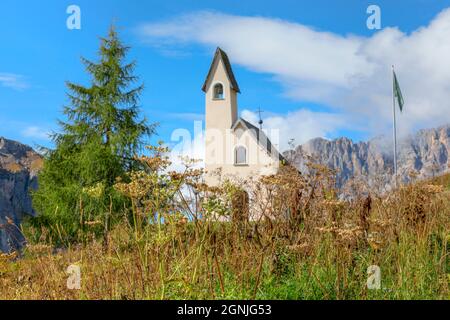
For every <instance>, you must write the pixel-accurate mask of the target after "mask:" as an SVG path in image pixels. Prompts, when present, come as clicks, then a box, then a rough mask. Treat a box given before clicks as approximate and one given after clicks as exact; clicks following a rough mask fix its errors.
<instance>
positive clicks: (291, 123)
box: [241, 109, 346, 152]
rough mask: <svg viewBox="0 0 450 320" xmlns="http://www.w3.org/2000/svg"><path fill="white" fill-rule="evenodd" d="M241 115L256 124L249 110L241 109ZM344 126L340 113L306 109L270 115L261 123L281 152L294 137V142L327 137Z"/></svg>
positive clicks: (298, 142)
mask: <svg viewBox="0 0 450 320" xmlns="http://www.w3.org/2000/svg"><path fill="white" fill-rule="evenodd" d="M241 116H242V118H244V119H246V120H247V121H250V122H251V123H253V124H257V123H258V120H259V119H258V116H257V114H256V113H254V112H251V111H249V110H243V111H242V113H241ZM318 124H320V125H318ZM345 127H346V122H345V120H344V119H343V118H342V117H341V116H340V115H337V114H333V113H325V112H312V111H310V110H307V109H300V110H297V111H295V112H289V113H287V114H285V115H277V114H274V115H270V116H269V117H267V118H265V119H264V125H263V129H264V131H266V134H267V136H268V137H269V138H270V140H271V141H272V143H274V144H275V145H276V147H277V148H278V149H279V151H281V152H282V151H285V150H287V149H289V141H290V140H291V139H294V142H295V144H302V143H305V142H307V141H308V140H310V139H313V138H317V137H321V138H325V139H328V138H330V134H332V133H333V132H335V131H336V130H338V129H339V128H341V129H342V128H345ZM277 141H278V142H277Z"/></svg>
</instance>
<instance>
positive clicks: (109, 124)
mask: <svg viewBox="0 0 450 320" xmlns="http://www.w3.org/2000/svg"><path fill="white" fill-rule="evenodd" d="M128 51H129V47H126V46H124V45H123V44H122V43H121V41H120V40H119V38H118V34H117V32H116V31H115V28H114V27H111V28H110V31H109V34H108V36H107V37H106V38H101V45H100V50H99V55H100V59H99V61H98V62H92V61H89V60H87V59H84V58H82V62H83V64H84V66H85V68H86V71H87V73H88V74H89V75H90V76H91V84H90V85H89V86H82V85H78V84H75V83H71V82H68V83H67V87H68V90H69V93H68V98H69V102H70V103H69V105H68V106H66V107H64V110H63V113H64V116H65V120H64V121H60V122H59V124H60V129H61V130H60V133H56V134H54V135H53V141H54V144H55V149H54V150H51V151H49V152H48V154H47V156H46V159H45V161H44V168H43V170H42V172H41V173H40V175H39V189H38V190H37V191H36V192H35V193H34V194H33V204H34V206H35V209H36V211H37V212H38V213H39V216H38V218H37V219H35V220H34V221H33V222H32V223H34V224H38V225H41V226H42V225H44V226H46V227H48V228H49V229H50V231H51V233H53V236H54V238H55V236H56V238H57V239H58V240H59V241H72V240H74V239H77V237H78V236H79V235H80V232H81V231H82V230H83V228H85V225H86V223H92V222H101V223H98V224H99V225H100V227H99V228H98V230H99V231H100V230H104V227H105V226H104V224H105V223H108V219H106V215H107V214H109V213H110V212H120V211H121V210H122V211H123V208H124V207H126V206H125V205H124V201H125V200H124V199H123V198H122V197H121V196H120V195H119V194H118V193H116V192H115V191H114V188H113V185H114V184H115V182H116V180H117V179H118V178H123V179H125V178H126V173H127V172H129V171H130V170H133V169H135V168H136V166H138V163H137V162H136V161H135V160H134V157H135V155H136V154H138V153H139V152H140V151H141V150H142V147H143V145H144V143H145V138H146V137H149V136H150V135H151V134H152V133H154V129H155V125H149V124H148V122H147V121H146V119H142V118H141V117H140V109H139V106H138V103H139V96H140V93H141V92H142V90H143V85H142V84H141V85H137V86H135V87H132V86H133V84H135V83H136V82H137V81H138V78H137V77H136V76H135V75H134V74H133V73H134V69H135V65H136V63H135V62H131V63H127V62H126V61H125V58H126V54H127V52H128ZM61 229H63V231H61ZM61 238H62V239H61ZM53 240H55V239H53Z"/></svg>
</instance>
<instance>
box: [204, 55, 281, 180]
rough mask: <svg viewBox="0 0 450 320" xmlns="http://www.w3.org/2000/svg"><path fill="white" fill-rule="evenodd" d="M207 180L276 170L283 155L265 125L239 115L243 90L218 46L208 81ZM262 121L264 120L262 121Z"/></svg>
mask: <svg viewBox="0 0 450 320" xmlns="http://www.w3.org/2000/svg"><path fill="white" fill-rule="evenodd" d="M202 89H203V92H204V93H205V99H206V102H205V109H206V110H205V113H206V114H205V119H206V126H205V170H206V177H205V182H206V183H207V184H208V185H210V186H216V185H218V184H220V183H221V182H222V181H224V179H229V180H235V179H239V180H245V179H249V178H258V177H259V176H262V175H272V174H275V173H277V171H278V168H279V165H280V161H283V157H282V155H281V154H280V153H279V152H278V151H277V150H276V148H275V146H274V145H273V144H272V143H271V141H270V140H269V139H268V138H267V135H266V134H265V133H264V132H263V130H262V127H259V128H258V127H257V126H255V125H253V124H251V123H250V122H248V121H247V120H245V119H242V118H240V117H238V94H240V93H241V91H240V89H239V86H238V83H237V81H236V78H235V77H234V74H233V70H232V67H231V64H230V60H229V59H228V56H227V54H226V53H225V52H224V51H223V50H222V49H220V48H217V50H216V53H215V55H214V59H213V61H212V63H211V67H210V69H209V72H208V75H207V77H206V80H205V83H204V84H203V88H202ZM260 125H262V121H261V123H260Z"/></svg>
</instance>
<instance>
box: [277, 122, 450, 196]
mask: <svg viewBox="0 0 450 320" xmlns="http://www.w3.org/2000/svg"><path fill="white" fill-rule="evenodd" d="M392 149H393V147H392V141H390V139H389V138H387V137H384V136H377V137H374V138H372V139H370V140H368V141H359V142H353V141H352V140H351V139H349V138H347V137H340V138H337V139H334V140H327V139H324V138H314V139H311V140H309V141H307V142H306V143H304V144H301V145H298V146H297V147H295V148H294V149H291V150H288V151H286V152H285V153H284V155H285V157H286V158H287V159H288V160H290V162H291V163H292V164H293V165H294V166H295V167H297V168H298V169H299V170H300V171H302V172H307V171H308V167H307V163H308V161H310V160H311V159H312V161H313V162H316V163H319V164H322V165H325V166H327V167H329V168H330V169H332V170H336V171H337V173H336V185H337V187H338V188H344V187H345V186H346V185H347V183H348V182H349V181H350V180H351V179H352V178H358V179H360V180H362V181H363V182H365V183H367V185H368V186H369V187H375V182H377V183H379V184H381V185H382V187H383V188H384V189H385V190H388V189H390V188H392V186H393V183H394V178H393V171H394V170H393V168H394V160H393V151H392ZM449 155H450V124H446V125H443V126H440V127H437V128H430V129H421V130H419V131H417V132H416V133H415V134H411V135H408V136H407V137H405V138H403V139H401V140H400V141H399V143H398V160H397V163H398V176H399V180H400V181H401V182H404V183H407V182H409V181H411V179H412V176H416V177H417V178H419V179H424V178H429V177H433V176H434V175H439V174H442V173H445V172H448V171H449V168H450V156H449Z"/></svg>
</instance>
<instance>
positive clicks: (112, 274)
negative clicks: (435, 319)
mask: <svg viewBox="0 0 450 320" xmlns="http://www.w3.org/2000/svg"><path fill="white" fill-rule="evenodd" d="M154 151H155V154H154V155H153V156H151V157H143V158H141V161H142V163H144V164H145V165H146V168H147V169H146V170H145V171H142V172H136V173H133V175H132V176H131V177H130V181H129V182H119V183H118V184H117V186H116V187H117V190H119V191H120V192H122V193H123V194H125V195H127V196H128V197H129V198H130V200H131V203H132V204H133V216H132V217H129V216H126V215H124V216H123V221H122V223H119V224H116V226H115V227H114V228H113V229H112V230H107V233H106V234H105V235H104V236H103V237H96V236H95V233H90V232H89V228H90V224H89V223H87V224H86V228H85V229H86V234H84V235H83V239H84V241H83V242H80V243H72V244H69V245H67V246H65V247H63V248H55V247H54V246H53V245H52V243H48V242H45V241H44V239H45V237H43V238H42V241H39V237H36V238H37V239H36V241H35V242H34V243H30V244H29V245H28V246H27V247H26V249H25V250H24V252H23V256H22V258H21V259H15V258H14V257H12V256H6V255H4V256H2V257H1V258H0V277H1V281H0V298H3V299H449V298H450V295H449V281H450V263H449V257H448V254H449V244H448V242H449V240H450V220H449V219H450V193H449V190H448V189H446V187H445V186H443V185H442V184H445V183H447V182H448V180H449V178H448V177H447V178H440V180H435V181H428V182H418V183H415V184H411V185H408V186H403V187H401V188H400V189H398V190H395V191H394V192H392V193H390V194H389V195H387V196H380V195H375V194H369V193H358V192H357V193H353V195H352V197H351V198H348V199H349V200H340V198H339V197H338V195H337V191H336V190H334V188H333V174H332V172H330V171H329V170H327V169H325V168H323V167H320V166H314V165H311V170H310V173H309V174H308V175H300V174H298V172H297V171H295V170H294V169H293V168H290V167H289V166H286V167H283V168H282V169H281V171H280V173H279V174H278V175H276V176H272V177H266V178H263V179H260V180H258V181H240V182H238V181H236V180H234V182H233V183H231V182H230V181H227V182H224V184H223V185H222V186H220V187H217V188H209V187H207V186H205V185H203V184H202V183H201V177H202V172H201V170H195V169H193V168H192V166H191V165H192V163H191V164H188V165H187V167H186V170H185V172H184V173H182V174H178V173H166V172H165V169H166V167H167V165H168V162H167V159H165V158H164V156H163V154H164V150H162V149H158V148H156V149H154ZM445 179H447V180H445ZM443 182H444V183H443ZM360 190H363V189H362V188H361V189H360ZM244 191H246V192H244ZM248 198H249V199H250V200H251V201H250V204H249V205H248V204H247V199H248ZM87 222H89V221H87ZM25 231H26V233H27V235H28V237H29V238H30V239H32V238H33V236H32V235H33V232H35V233H36V234H40V235H42V233H45V231H44V230H33V229H28V230H25ZM86 239H88V240H86ZM71 264H78V265H79V266H80V267H81V279H82V280H81V281H82V287H81V290H69V289H68V288H67V287H66V280H67V277H68V275H67V274H66V273H65V271H66V269H67V267H68V266H69V265H71ZM371 265H377V266H379V267H380V269H381V288H380V289H378V290H370V289H368V287H367V278H368V274H367V269H368V267H369V266H371Z"/></svg>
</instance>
